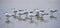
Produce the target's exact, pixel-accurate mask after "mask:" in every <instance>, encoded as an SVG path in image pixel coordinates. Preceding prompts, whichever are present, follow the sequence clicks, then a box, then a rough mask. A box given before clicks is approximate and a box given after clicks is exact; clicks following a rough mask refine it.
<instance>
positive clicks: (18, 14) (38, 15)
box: [5, 8, 57, 24]
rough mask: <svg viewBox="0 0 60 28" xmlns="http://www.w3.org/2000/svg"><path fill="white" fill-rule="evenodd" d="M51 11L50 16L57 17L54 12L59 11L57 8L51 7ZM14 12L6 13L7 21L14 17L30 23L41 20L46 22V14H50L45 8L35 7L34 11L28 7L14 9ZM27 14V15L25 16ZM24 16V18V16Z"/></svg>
mask: <svg viewBox="0 0 60 28" xmlns="http://www.w3.org/2000/svg"><path fill="white" fill-rule="evenodd" d="M49 12H50V14H51V15H50V18H51V19H52V18H56V17H55V16H53V13H54V12H57V10H54V9H49ZM13 13H14V14H9V13H8V12H6V13H5V16H6V18H7V20H6V23H8V24H9V23H10V21H9V18H10V17H13V18H14V19H18V20H19V21H29V22H30V23H37V22H38V21H39V22H44V21H45V20H44V18H43V17H44V15H49V13H45V12H44V10H40V9H34V10H32V11H29V10H28V9H25V10H22V9H20V10H15V8H14V10H13ZM33 13H34V14H33ZM23 15H25V17H24V16H23ZM23 17H24V18H23Z"/></svg>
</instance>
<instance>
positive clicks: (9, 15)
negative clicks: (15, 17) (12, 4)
mask: <svg viewBox="0 0 60 28" xmlns="http://www.w3.org/2000/svg"><path fill="white" fill-rule="evenodd" d="M5 16H6V17H7V20H6V23H7V24H9V23H10V21H9V18H10V17H11V16H12V15H11V14H9V13H5Z"/></svg>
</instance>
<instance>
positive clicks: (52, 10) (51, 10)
mask: <svg viewBox="0 0 60 28" xmlns="http://www.w3.org/2000/svg"><path fill="white" fill-rule="evenodd" d="M49 11H50V12H57V10H54V9H49Z"/></svg>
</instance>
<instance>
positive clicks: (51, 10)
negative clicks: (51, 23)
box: [49, 9, 57, 19]
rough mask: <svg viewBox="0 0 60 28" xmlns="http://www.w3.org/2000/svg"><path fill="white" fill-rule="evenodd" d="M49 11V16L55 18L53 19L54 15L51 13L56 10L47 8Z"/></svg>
mask: <svg viewBox="0 0 60 28" xmlns="http://www.w3.org/2000/svg"><path fill="white" fill-rule="evenodd" d="M49 12H50V18H55V19H56V17H55V16H53V14H54V13H55V12H57V10H54V9H49Z"/></svg>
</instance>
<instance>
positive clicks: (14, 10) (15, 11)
mask: <svg viewBox="0 0 60 28" xmlns="http://www.w3.org/2000/svg"><path fill="white" fill-rule="evenodd" d="M12 11H13V13H14V15H12V16H13V17H14V18H16V14H17V10H16V9H15V8H13V10H12Z"/></svg>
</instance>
